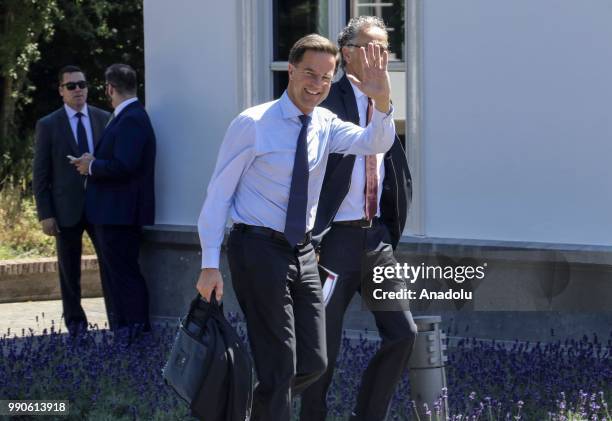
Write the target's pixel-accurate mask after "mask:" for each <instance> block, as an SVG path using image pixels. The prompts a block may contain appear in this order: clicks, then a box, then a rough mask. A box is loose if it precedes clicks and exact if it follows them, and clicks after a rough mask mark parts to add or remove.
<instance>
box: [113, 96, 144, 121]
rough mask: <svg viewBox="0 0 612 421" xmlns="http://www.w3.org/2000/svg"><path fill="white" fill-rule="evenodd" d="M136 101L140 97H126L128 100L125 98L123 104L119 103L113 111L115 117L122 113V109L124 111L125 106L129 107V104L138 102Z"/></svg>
mask: <svg viewBox="0 0 612 421" xmlns="http://www.w3.org/2000/svg"><path fill="white" fill-rule="evenodd" d="M136 101H138V98H137V97H132V98H130V99H126V100H125V101H123V102H122V103H121V104H119V105H117V107H116V108H115V111H113V115H114V116H115V117H117V116H118V115H119V113H120V112H121V111H123V109H124V108H125V107H127V106H128V105H130V104H131V103H132V102H136Z"/></svg>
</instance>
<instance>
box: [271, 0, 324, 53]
mask: <svg viewBox="0 0 612 421" xmlns="http://www.w3.org/2000/svg"><path fill="white" fill-rule="evenodd" d="M327 1H328V0H274V61H286V60H287V59H288V57H289V50H290V49H291V46H292V45H293V44H294V43H295V42H296V41H297V40H298V39H300V38H301V37H303V36H304V35H308V34H312V33H317V34H321V35H323V36H327V29H328V24H327V20H328V17H327V14H328V13H327Z"/></svg>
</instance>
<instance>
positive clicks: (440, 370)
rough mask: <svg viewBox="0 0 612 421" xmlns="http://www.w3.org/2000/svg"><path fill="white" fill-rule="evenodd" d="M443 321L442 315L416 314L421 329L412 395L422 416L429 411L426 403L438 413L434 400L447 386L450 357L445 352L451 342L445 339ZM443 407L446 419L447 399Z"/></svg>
mask: <svg viewBox="0 0 612 421" xmlns="http://www.w3.org/2000/svg"><path fill="white" fill-rule="evenodd" d="M441 321H442V318H441V317H440V316H418V317H414V322H415V323H416V325H417V327H418V332H419V333H418V334H417V337H416V341H415V344H414V350H413V351H412V354H411V355H410V361H409V363H408V366H409V368H410V371H409V376H410V390H411V395H412V396H411V397H412V400H413V401H414V402H415V404H416V407H417V411H418V413H419V416H420V417H423V416H424V415H425V409H424V405H423V404H425V403H426V404H427V406H428V407H429V410H431V412H432V414H434V406H433V405H434V402H435V401H436V400H438V398H439V397H440V395H441V394H442V388H445V387H446V372H445V369H444V365H445V363H446V362H447V361H448V357H447V356H446V353H445V351H446V348H447V346H446V345H445V344H444V343H443V341H444V339H446V334H444V333H443V332H441V331H440V322H441ZM441 411H442V419H445V418H444V417H446V415H447V414H448V408H447V407H446V403H445V402H442V408H441ZM421 419H423V418H421Z"/></svg>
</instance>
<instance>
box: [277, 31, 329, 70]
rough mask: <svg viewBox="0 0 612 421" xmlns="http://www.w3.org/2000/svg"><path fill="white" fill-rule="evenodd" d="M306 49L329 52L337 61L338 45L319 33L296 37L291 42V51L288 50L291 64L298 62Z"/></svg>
mask: <svg viewBox="0 0 612 421" xmlns="http://www.w3.org/2000/svg"><path fill="white" fill-rule="evenodd" d="M308 50H312V51H318V52H321V53H328V54H331V55H332V56H334V58H335V59H336V62H338V47H336V46H335V45H334V43H333V42H331V41H330V40H328V39H327V38H325V37H322V36H321V35H318V34H310V35H306V36H305V37H302V38H300V39H298V40H297V41H296V42H295V44H293V47H291V51H289V63H291V64H293V65H296V64H298V63H299V62H300V61H302V58H303V57H304V53H306V51H308Z"/></svg>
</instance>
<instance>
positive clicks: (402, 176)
mask: <svg viewBox="0 0 612 421" xmlns="http://www.w3.org/2000/svg"><path fill="white" fill-rule="evenodd" d="M388 42H389V41H388V34H387V30H386V28H385V24H384V22H383V21H382V19H380V18H378V17H374V16H359V17H356V18H353V19H351V21H350V22H349V23H348V25H347V26H346V28H344V29H343V30H342V32H341V33H340V35H339V36H338V45H339V47H340V52H341V57H342V60H341V65H342V68H343V69H344V75H343V76H342V78H341V79H340V80H339V81H338V82H336V83H334V84H333V85H332V87H331V90H330V93H329V96H328V97H327V99H326V100H325V101H324V102H323V103H322V104H321V106H322V107H325V108H328V109H329V110H330V111H332V112H334V113H335V114H336V115H337V116H338V117H339V118H341V119H343V120H345V121H351V122H353V123H355V124H358V125H360V126H366V125H367V124H368V123H369V121H370V118H371V101H369V98H368V95H367V94H366V93H365V92H364V91H362V90H361V89H360V88H359V86H357V85H355V84H354V83H353V80H352V77H356V78H357V79H361V72H362V68H363V67H362V66H363V64H362V56H361V55H360V54H359V50H360V47H362V46H364V45H367V44H368V43H374V44H376V45H379V46H380V48H382V49H384V50H387V48H388ZM347 75H350V76H351V78H349V77H348V76H347ZM410 197H411V178H410V171H409V170H408V163H407V161H406V154H405V152H404V149H403V147H402V145H401V143H400V140H399V138H398V137H397V136H395V142H394V143H393V146H392V147H391V149H390V150H389V151H388V152H386V153H378V154H375V155H357V156H355V155H342V154H331V155H330V157H329V161H328V164H327V170H326V173H325V179H324V181H323V188H322V190H321V196H320V199H319V208H318V211H317V217H316V223H315V227H314V230H313V239H314V240H315V242H316V243H319V245H318V249H319V252H320V261H319V263H320V264H321V266H322V267H324V268H326V269H328V270H329V271H331V272H332V273H333V274H334V276H335V275H337V279H336V280H335V281H334V285H335V287H334V288H333V291H332V292H331V293H330V294H329V298H328V299H327V300H326V307H325V319H326V334H327V359H328V362H329V363H328V368H327V371H326V372H325V373H324V374H323V375H322V376H321V377H320V378H319V380H318V381H317V382H316V383H314V384H313V385H312V386H310V387H309V388H308V389H306V391H304V394H303V396H302V406H301V408H302V410H301V417H300V420H301V421H315V420H321V421H322V420H325V417H326V414H327V405H326V395H327V390H328V389H329V386H330V383H331V380H332V376H333V372H334V363H335V362H336V358H337V356H338V352H339V349H340V339H341V336H342V320H343V317H344V313H345V311H346V309H347V307H348V305H349V303H350V302H351V300H352V298H353V296H354V295H355V293H356V292H359V293H360V295H361V297H362V299H364V301H365V302H366V304H371V301H369V300H368V296H371V294H370V292H371V291H369V290H370V289H371V286H372V285H373V284H372V279H373V277H372V274H373V270H374V266H395V264H396V263H397V260H395V257H394V255H393V249H394V248H395V247H396V246H397V243H398V241H399V238H400V236H401V234H402V231H403V229H404V225H405V223H406V216H407V213H408V205H409V203H410ZM322 281H325V279H322ZM330 281H331V279H330ZM381 285H383V286H384V287H385V288H388V289H390V290H397V289H398V288H400V289H401V288H402V287H403V286H404V284H403V282H401V280H393V279H392V280H388V282H386V284H381ZM369 309H370V310H372V314H373V316H374V319H375V321H376V326H377V327H378V331H379V334H380V336H381V339H382V343H381V347H380V348H379V350H378V351H377V353H376V354H375V355H374V357H372V360H371V361H370V363H369V364H368V367H367V369H366V371H365V372H364V374H363V376H362V380H361V386H360V388H359V393H358V395H357V402H356V405H355V409H354V412H353V414H352V416H351V420H368V421H370V420H372V421H374V420H384V419H385V418H386V414H387V411H388V408H389V402H390V400H391V397H392V395H393V392H394V390H395V386H396V384H397V382H398V380H399V378H400V376H401V374H402V371H403V369H404V367H405V366H406V365H407V363H408V358H409V357H410V353H411V351H412V347H413V344H414V340H415V335H416V330H417V329H416V326H415V324H414V321H413V320H412V315H411V313H410V311H408V306H407V302H403V303H402V305H401V306H398V307H395V306H386V305H385V303H379V304H377V305H376V307H373V306H370V305H369ZM385 310H387V311H385ZM389 310H393V311H389Z"/></svg>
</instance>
